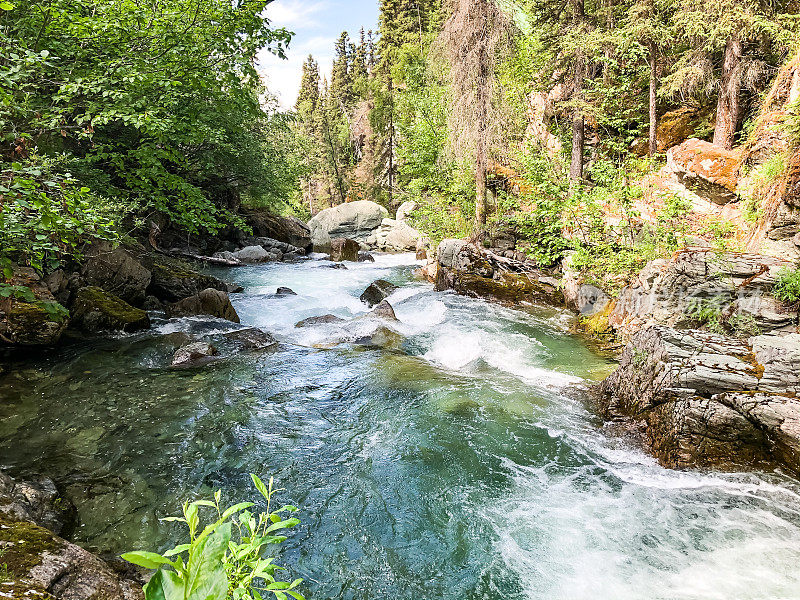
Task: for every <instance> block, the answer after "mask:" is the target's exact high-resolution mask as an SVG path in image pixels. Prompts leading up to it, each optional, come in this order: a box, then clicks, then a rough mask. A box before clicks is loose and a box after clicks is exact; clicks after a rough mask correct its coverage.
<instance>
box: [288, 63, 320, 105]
mask: <svg viewBox="0 0 800 600" xmlns="http://www.w3.org/2000/svg"><path fill="white" fill-rule="evenodd" d="M318 103H319V65H318V64H317V61H315V60H314V57H313V56H311V55H310V54H309V55H308V58H307V59H306V60H305V62H304V63H303V76H302V79H301V80H300V92H299V93H298V95H297V102H295V105H294V107H295V110H296V111H297V112H298V113H304V114H306V115H310V114H311V113H312V112H313V111H314V110H315V109H316V107H317V104H318Z"/></svg>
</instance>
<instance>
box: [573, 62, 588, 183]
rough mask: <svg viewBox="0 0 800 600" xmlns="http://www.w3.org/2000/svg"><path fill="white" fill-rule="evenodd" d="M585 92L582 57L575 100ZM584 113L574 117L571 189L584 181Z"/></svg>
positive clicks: (577, 72)
mask: <svg viewBox="0 0 800 600" xmlns="http://www.w3.org/2000/svg"><path fill="white" fill-rule="evenodd" d="M582 91H583V58H581V57H580V56H579V57H578V58H577V60H576V64H575V99H576V100H579V99H580V98H581V92H582ZM584 130H585V127H584V117H583V111H581V110H580V109H579V108H576V109H575V112H574V114H573V115H572V160H571V162H570V166H569V180H570V187H573V186H574V184H576V183H577V182H579V181H580V180H582V179H583V146H584V137H585V132H584Z"/></svg>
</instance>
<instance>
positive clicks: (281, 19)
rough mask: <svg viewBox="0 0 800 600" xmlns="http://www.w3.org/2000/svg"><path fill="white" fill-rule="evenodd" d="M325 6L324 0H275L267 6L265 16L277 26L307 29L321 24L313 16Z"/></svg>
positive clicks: (326, 5)
mask: <svg viewBox="0 0 800 600" xmlns="http://www.w3.org/2000/svg"><path fill="white" fill-rule="evenodd" d="M327 7H328V3H327V2H325V1H311V2H309V1H308V0H276V1H275V2H273V3H272V4H269V5H268V6H267V17H268V18H269V20H270V21H271V22H272V24H273V25H275V26H277V27H286V28H287V29H300V28H303V29H309V28H314V27H320V26H321V25H322V24H321V23H320V22H319V21H318V20H317V19H316V18H315V17H317V16H318V15H319V13H320V12H321V11H323V10H325V9H326V8H327Z"/></svg>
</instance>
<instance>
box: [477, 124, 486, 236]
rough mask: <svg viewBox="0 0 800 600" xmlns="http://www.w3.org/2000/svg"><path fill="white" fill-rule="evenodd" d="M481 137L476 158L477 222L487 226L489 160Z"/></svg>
mask: <svg viewBox="0 0 800 600" xmlns="http://www.w3.org/2000/svg"><path fill="white" fill-rule="evenodd" d="M482 138H483V136H479V139H478V144H477V148H476V158H475V220H476V221H477V222H478V225H486V213H487V207H486V171H487V169H488V160H487V156H486V143H485V141H484V140H483V139H482Z"/></svg>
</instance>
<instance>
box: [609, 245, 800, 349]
mask: <svg viewBox="0 0 800 600" xmlns="http://www.w3.org/2000/svg"><path fill="white" fill-rule="evenodd" d="M790 266H791V263H789V262H787V261H784V260H781V259H778V258H774V257H771V256H764V255H759V254H741V253H735V252H716V251H713V250H710V249H704V248H687V249H685V250H681V251H679V252H677V253H676V254H675V255H674V256H673V257H672V258H671V259H669V260H655V261H653V262H651V263H649V264H648V265H647V266H646V267H645V268H644V269H643V270H642V271H641V272H640V273H639V275H638V276H637V277H636V279H635V280H634V281H633V282H632V283H631V284H630V285H628V286H627V287H625V288H623V289H622V291H621V292H620V294H619V297H618V298H617V299H616V301H615V302H614V305H613V309H612V310H611V312H610V314H609V317H608V320H609V324H610V325H611V326H612V327H613V328H614V329H615V330H616V331H617V333H618V335H619V336H620V337H621V338H622V339H627V338H629V337H630V335H631V334H633V333H634V332H636V331H638V330H639V329H641V328H642V327H644V326H646V325H648V324H661V325H668V326H670V327H676V328H688V327H692V326H700V325H703V324H704V323H703V322H702V318H703V317H702V314H701V313H702V312H703V311H706V317H705V318H707V319H711V318H714V319H716V321H717V326H718V327H726V328H727V329H729V330H730V331H731V333H733V334H734V335H736V334H739V335H742V334H744V335H752V334H754V333H757V332H762V333H765V332H773V331H784V332H791V331H794V330H795V329H796V327H797V319H798V315H797V309H796V307H789V306H786V305H784V304H782V303H780V302H778V301H777V300H775V299H774V298H772V297H771V296H770V292H771V291H772V288H773V286H774V284H775V282H776V280H777V277H778V275H779V273H780V272H781V270H782V269H785V268H787V267H790Z"/></svg>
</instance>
